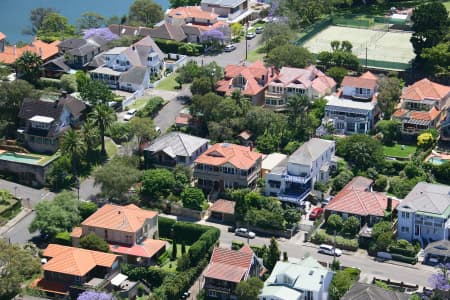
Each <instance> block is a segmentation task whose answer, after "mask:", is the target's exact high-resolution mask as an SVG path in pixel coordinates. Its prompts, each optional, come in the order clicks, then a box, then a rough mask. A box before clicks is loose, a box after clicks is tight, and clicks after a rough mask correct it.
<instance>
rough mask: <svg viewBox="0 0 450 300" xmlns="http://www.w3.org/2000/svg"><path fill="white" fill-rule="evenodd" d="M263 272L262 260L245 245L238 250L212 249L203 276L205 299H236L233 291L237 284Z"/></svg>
mask: <svg viewBox="0 0 450 300" xmlns="http://www.w3.org/2000/svg"><path fill="white" fill-rule="evenodd" d="M264 272H265V268H264V266H263V264H262V260H261V259H259V258H258V257H257V256H256V255H255V254H254V253H253V250H252V249H251V248H250V247H249V246H247V245H245V246H244V247H242V248H241V249H239V250H230V249H222V248H218V247H217V248H214V251H213V254H212V256H211V260H210V261H209V265H208V266H207V267H206V269H205V272H204V274H203V276H204V278H205V286H204V289H205V292H206V295H207V297H210V298H219V299H236V295H235V294H234V293H235V289H236V286H237V284H238V283H239V282H241V281H244V280H247V279H248V278H250V277H254V276H261V275H262V274H263V273H264Z"/></svg>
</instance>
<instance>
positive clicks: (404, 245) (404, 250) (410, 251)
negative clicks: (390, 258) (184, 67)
mask: <svg viewBox="0 0 450 300" xmlns="http://www.w3.org/2000/svg"><path fill="white" fill-rule="evenodd" d="M389 252H391V253H395V254H401V255H404V256H409V257H415V256H416V255H417V250H416V247H414V246H413V245H412V244H411V243H410V242H408V241H407V240H397V241H396V242H394V243H392V245H391V246H390V247H389Z"/></svg>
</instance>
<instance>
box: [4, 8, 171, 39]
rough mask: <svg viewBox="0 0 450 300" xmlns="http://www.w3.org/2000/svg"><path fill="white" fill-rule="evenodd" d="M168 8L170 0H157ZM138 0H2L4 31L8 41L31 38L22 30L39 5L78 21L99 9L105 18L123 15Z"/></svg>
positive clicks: (72, 22) (74, 21) (27, 24)
mask: <svg viewBox="0 0 450 300" xmlns="http://www.w3.org/2000/svg"><path fill="white" fill-rule="evenodd" d="M154 1H155V2H157V3H159V4H160V5H161V6H162V7H163V9H164V10H165V9H167V7H168V6H169V5H168V2H169V1H168V0H154ZM133 2H134V0H0V32H3V33H4V34H6V35H7V41H8V42H10V43H16V42H17V41H19V40H22V41H30V40H31V37H30V36H29V35H24V34H22V30H23V29H24V28H26V27H28V26H29V25H30V21H29V16H30V11H31V10H32V9H34V8H38V7H51V8H54V9H56V10H57V11H58V12H59V13H60V14H62V15H63V16H65V17H66V18H68V19H69V22H70V23H71V24H75V23H76V20H77V19H78V18H80V17H81V14H83V13H85V12H87V11H93V12H96V13H98V14H100V15H102V16H104V17H111V16H115V15H117V16H123V15H125V14H127V13H128V9H129V7H130V5H131V4H132V3H133Z"/></svg>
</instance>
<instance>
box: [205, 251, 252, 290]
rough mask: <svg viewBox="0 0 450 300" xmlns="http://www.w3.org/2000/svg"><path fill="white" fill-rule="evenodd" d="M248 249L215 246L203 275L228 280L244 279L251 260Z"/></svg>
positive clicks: (238, 280)
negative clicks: (237, 249)
mask: <svg viewBox="0 0 450 300" xmlns="http://www.w3.org/2000/svg"><path fill="white" fill-rule="evenodd" d="M250 251H251V249H250ZM250 251H248V249H244V250H243V251H236V250H229V249H222V248H215V249H214V252H213V254H212V256H211V260H210V262H209V265H208V267H207V268H206V272H205V274H204V276H205V277H208V278H214V279H218V280H224V281H230V282H240V281H241V280H245V279H246V278H247V276H248V272H249V271H250V267H251V263H252V260H253V251H251V252H250Z"/></svg>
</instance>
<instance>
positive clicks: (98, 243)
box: [80, 232, 111, 252]
mask: <svg viewBox="0 0 450 300" xmlns="http://www.w3.org/2000/svg"><path fill="white" fill-rule="evenodd" d="M80 246H81V248H83V249H88V250H94V251H100V252H111V251H110V250H109V245H108V243H107V242H105V240H104V239H102V238H101V237H99V236H98V235H96V234H95V233H93V232H91V233H89V234H88V235H86V236H84V237H82V238H81V239H80Z"/></svg>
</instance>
